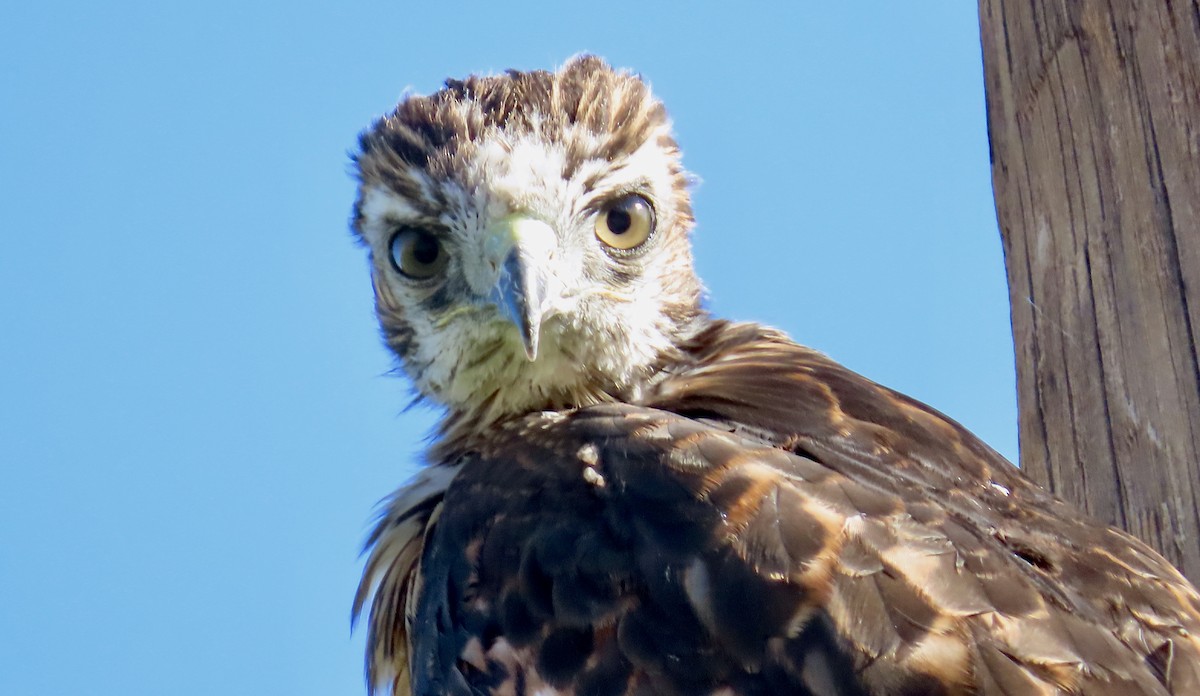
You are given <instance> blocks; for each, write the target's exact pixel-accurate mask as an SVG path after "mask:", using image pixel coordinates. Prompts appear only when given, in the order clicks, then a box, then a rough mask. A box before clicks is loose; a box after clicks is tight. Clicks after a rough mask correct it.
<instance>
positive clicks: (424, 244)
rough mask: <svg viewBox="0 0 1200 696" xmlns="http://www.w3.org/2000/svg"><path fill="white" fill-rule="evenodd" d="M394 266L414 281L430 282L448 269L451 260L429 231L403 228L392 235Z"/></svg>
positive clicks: (417, 228)
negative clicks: (447, 265)
mask: <svg viewBox="0 0 1200 696" xmlns="http://www.w3.org/2000/svg"><path fill="white" fill-rule="evenodd" d="M391 254H392V265H394V266H395V267H396V270H398V271H400V274H401V275H403V276H404V277H406V278H411V279H413V280H429V279H430V278H432V277H434V276H436V275H437V274H438V273H441V272H442V270H443V269H445V268H446V262H447V261H448V260H449V258H448V255H447V254H446V250H445V249H443V248H442V243H441V242H440V241H438V238H437V237H436V236H435V235H434V234H433V233H432V232H430V231H429V230H423V229H421V228H419V227H402V228H401V229H400V231H399V232H397V233H396V234H394V235H392V243H391Z"/></svg>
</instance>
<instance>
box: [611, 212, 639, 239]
mask: <svg viewBox="0 0 1200 696" xmlns="http://www.w3.org/2000/svg"><path fill="white" fill-rule="evenodd" d="M607 222H608V230H609V231H610V232H612V233H613V234H624V233H626V232H628V231H629V227H630V226H631V225H632V224H633V218H631V217H629V213H627V212H625V211H624V210H610V211H608V220H607Z"/></svg>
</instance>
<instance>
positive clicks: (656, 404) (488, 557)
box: [360, 323, 1200, 696]
mask: <svg viewBox="0 0 1200 696" xmlns="http://www.w3.org/2000/svg"><path fill="white" fill-rule="evenodd" d="M689 351H690V354H691V355H693V356H694V362H693V363H691V364H688V365H686V366H684V367H681V368H678V369H676V370H674V371H673V372H672V373H671V374H669V375H667V376H666V377H665V378H664V379H663V380H662V381H660V382H659V383H658V384H657V385H656V387H655V389H654V390H653V391H652V392H651V393H650V395H649V396H648V397H647V398H646V402H645V403H644V404H642V405H630V404H608V405H600V406H593V407H589V408H586V409H581V410H577V411H573V412H563V413H558V414H554V415H553V417H548V416H546V415H542V414H535V415H531V416H529V417H527V418H525V419H522V420H517V421H513V422H511V423H508V424H506V425H503V426H500V427H497V428H494V429H492V430H489V431H488V432H486V433H480V434H478V435H477V436H476V437H475V438H473V439H469V440H466V441H463V442H462V443H459V444H458V445H457V451H458V452H460V454H459V455H458V458H457V459H455V460H454V462H455V463H456V464H457V465H459V466H460V467H461V468H460V469H459V470H458V472H457V474H456V475H455V476H454V478H453V481H452V482H450V483H449V485H448V487H447V488H446V489H445V493H444V498H442V499H441V514H440V517H439V518H438V520H437V524H436V526H435V528H433V529H432V530H430V531H428V532H427V533H426V535H425V537H424V551H423V555H422V557H421V559H420V562H419V566H418V567H419V575H420V577H419V579H414V575H413V574H412V572H409V573H408V574H407V575H405V576H404V577H405V581H404V582H406V583H410V584H411V583H417V584H419V585H420V586H421V592H420V599H419V601H418V603H417V604H418V606H417V607H416V609H415V611H414V610H413V609H412V608H411V607H410V611H414V613H413V618H412V620H411V629H410V630H409V631H408V632H407V633H404V634H403V635H401V634H399V633H397V632H396V631H397V629H396V627H395V623H394V622H392V623H389V622H387V621H380V622H378V623H379V624H380V625H381V626H382V627H383V630H385V631H386V630H391V631H392V633H391V634H387V635H391V636H392V637H393V638H395V639H401V638H403V639H406V640H408V641H410V643H411V654H412V655H413V656H415V657H414V658H413V660H412V665H411V679H412V688H413V693H417V694H433V693H447V692H449V693H460V692H461V693H508V694H519V693H533V692H537V690H538V689H541V690H542V691H540V692H539V693H560V694H640V693H654V694H724V695H728V696H741V695H750V694H771V693H799V694H814V695H832V694H838V695H841V696H849V695H865V694H879V695H883V694H918V693H920V694H925V693H929V694H937V693H942V694H977V695H978V694H984V695H990V694H1014V695H1015V694H1058V693H1064V694H1085V693H1086V694H1089V695H1090V694H1105V693H1114V694H1116V693H1121V694H1123V696H1130V695H1131V694H1156V695H1166V694H1184V693H1191V692H1193V691H1194V690H1195V686H1196V685H1197V684H1198V683H1200V678H1198V677H1197V675H1198V673H1200V668H1198V667H1197V665H1198V664H1200V643H1198V642H1197V638H1196V636H1197V635H1200V599H1198V598H1197V594H1196V591H1195V589H1194V588H1192V587H1191V586H1190V585H1189V584H1188V583H1187V582H1186V581H1185V580H1184V579H1183V578H1182V577H1181V576H1179V574H1178V573H1177V572H1176V571H1175V570H1174V569H1173V568H1171V567H1170V565H1169V564H1167V563H1166V561H1164V560H1162V558H1161V557H1159V556H1158V555H1157V554H1155V553H1154V552H1153V551H1151V550H1150V549H1148V548H1147V547H1146V546H1145V545H1144V544H1142V543H1141V542H1138V541H1137V540H1135V539H1133V538H1132V537H1130V536H1128V535H1126V534H1124V533H1121V532H1118V531H1116V530H1112V529H1108V528H1106V527H1104V526H1102V525H1099V524H1097V523H1095V522H1093V521H1091V520H1089V519H1087V518H1086V517H1084V516H1082V515H1081V514H1080V513H1078V512H1077V511H1075V510H1073V509H1072V508H1070V507H1069V506H1067V505H1065V504H1064V503H1062V502H1061V501H1058V500H1057V499H1055V498H1053V497H1052V496H1050V495H1048V494H1046V493H1045V492H1043V491H1042V490H1041V489H1038V488H1037V487H1035V486H1033V485H1032V484H1030V483H1029V482H1028V481H1026V480H1025V479H1024V478H1023V477H1022V476H1021V475H1020V473H1019V472H1018V471H1017V470H1016V469H1014V468H1013V467H1012V466H1011V465H1010V464H1008V463H1007V462H1005V461H1004V460H1003V459H1002V458H1001V457H1000V456H999V455H997V454H996V453H995V452H993V451H992V450H991V449H989V448H988V447H986V445H983V444H982V443H981V442H979V441H978V440H977V439H975V438H974V437H973V436H971V435H970V434H969V433H968V432H966V431H965V430H964V429H963V428H961V427H960V426H958V425H957V424H955V423H954V422H953V421H951V420H949V419H947V418H945V417H944V416H942V415H941V414H938V413H937V412H936V411H933V410H932V409H929V408H928V407H926V406H924V405H921V404H919V403H917V402H914V401H912V400H910V399H908V398H907V397H904V396H902V395H899V394H896V393H895V392H891V391H890V390H887V389H885V388H883V387H880V386H878V385H875V384H874V383H872V382H870V381H868V380H866V379H864V378H862V377H859V376H858V375H855V374H854V373H852V372H849V371H848V370H846V369H845V368H842V367H841V366H839V365H837V364H836V363H833V362H832V361H829V360H828V359H827V358H824V357H823V356H821V355H819V354H818V353H815V352H814V351H811V350H808V349H805V348H803V347H800V346H798V345H796V344H794V343H792V342H790V341H788V340H787V339H786V338H784V337H782V336H780V335H779V334H775V333H773V332H770V331H767V330H764V329H761V328H758V327H753V326H748V325H728V324H720V323H716V324H714V328H713V329H712V330H711V331H710V332H709V333H708V334H706V335H702V336H700V337H699V338H698V339H697V345H695V346H692V347H691V348H690V349H689ZM447 451H449V450H447ZM400 517H401V516H396V517H395V519H397V520H398V519H400ZM381 526H383V525H381ZM404 529H405V527H404V525H403V524H400V525H396V524H391V525H388V526H386V529H384V531H383V532H382V533H381V534H380V535H379V537H378V540H377V542H376V552H375V553H373V554H372V561H371V562H370V563H369V564H368V569H369V570H370V571H372V572H374V573H378V572H380V569H381V568H382V569H383V570H382V577H383V580H382V581H380V582H378V583H377V584H376V587H377V590H376V594H375V600H374V603H373V605H372V626H373V627H374V626H375V625H376V623H377V622H376V620H375V617H374V613H375V612H376V611H386V612H394V611H395V610H396V607H397V605H398V604H403V603H404V601H405V599H406V597H407V594H405V593H404V592H402V591H401V588H402V585H403V584H404V582H398V581H394V580H393V578H392V575H393V574H395V573H401V572H402V571H403V567H404V566H406V565H407V564H409V562H410V561H409V557H408V556H407V555H405V554H404V553H397V552H395V551H394V550H393V549H396V548H400V549H409V548H411V547H410V546H405V545H403V544H401V545H400V546H396V544H395V543H393V542H392V541H391V540H389V539H388V535H389V534H402V530H404ZM380 549H388V550H386V551H380ZM377 554H378V555H379V556H380V557H379V559H378V560H377V559H376V555H377ZM409 568H410V571H411V568H412V566H409ZM368 591H369V590H368ZM385 592H386V593H391V594H392V595H393V596H392V597H391V598H383V599H381V598H380V594H381V593H385ZM361 601H362V598H361V596H360V602H361ZM387 645H389V646H390V647H391V652H390V653H389V652H388V651H386V650H385V651H383V652H380V651H379V650H376V652H375V653H374V654H375V656H376V659H392V660H396V659H398V658H399V657H403V655H404V654H405V653H404V652H403V651H402V650H397V649H395V646H394V645H392V644H387ZM399 669H401V670H402V669H403V668H402V667H401V668H399ZM377 671H378V670H377ZM379 673H383V672H382V671H379ZM396 683H397V684H399V682H396Z"/></svg>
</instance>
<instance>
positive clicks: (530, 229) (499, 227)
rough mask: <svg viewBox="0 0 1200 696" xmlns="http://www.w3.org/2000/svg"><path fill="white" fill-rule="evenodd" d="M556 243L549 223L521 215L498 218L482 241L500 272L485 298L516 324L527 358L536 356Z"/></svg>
mask: <svg viewBox="0 0 1200 696" xmlns="http://www.w3.org/2000/svg"><path fill="white" fill-rule="evenodd" d="M555 246H557V239H556V237H555V234H554V230H553V229H552V228H551V227H550V225H547V224H546V223H544V222H542V221H541V220H535V219H533V218H530V217H526V216H523V215H510V216H508V217H506V218H504V219H502V220H500V221H498V222H497V223H496V224H495V225H493V226H492V227H491V228H490V229H489V230H488V234H487V239H486V241H485V242H484V255H485V257H486V258H487V259H488V261H489V262H490V263H491V265H492V266H493V267H494V268H495V269H496V270H497V271H498V273H499V277H498V278H497V279H496V284H495V286H493V287H492V291H491V294H490V295H489V297H488V300H489V301H490V302H491V303H492V304H494V305H496V307H497V308H498V309H499V310H500V313H501V314H502V315H504V318H505V319H507V320H509V321H510V322H512V324H513V326H515V327H517V331H518V332H519V333H520V335H521V342H522V343H523V344H524V346H525V357H527V358H529V360H530V362H532V361H533V360H534V359H536V358H537V353H538V338H539V336H540V333H541V329H542V319H544V318H545V316H546V313H547V311H548V310H549V306H550V297H549V292H548V282H547V280H548V278H549V264H550V260H551V256H552V255H553V251H554V248H555Z"/></svg>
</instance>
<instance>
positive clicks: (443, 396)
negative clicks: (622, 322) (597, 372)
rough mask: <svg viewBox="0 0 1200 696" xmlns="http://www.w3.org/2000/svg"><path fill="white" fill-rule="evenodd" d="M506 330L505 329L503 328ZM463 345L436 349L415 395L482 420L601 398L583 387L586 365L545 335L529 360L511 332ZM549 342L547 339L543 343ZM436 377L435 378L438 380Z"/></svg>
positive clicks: (487, 420) (579, 403)
mask: <svg viewBox="0 0 1200 696" xmlns="http://www.w3.org/2000/svg"><path fill="white" fill-rule="evenodd" d="M508 328H509V329H511V327H508ZM481 338H482V339H483V340H476V341H463V342H459V343H458V344H457V349H455V347H451V349H449V350H444V351H441V352H440V353H439V354H437V355H434V356H431V357H432V361H431V362H430V365H429V367H427V368H426V369H425V370H424V371H423V372H422V374H421V380H422V382H424V383H422V384H418V388H420V389H421V391H422V392H423V393H425V394H427V395H429V396H431V397H432V398H434V399H435V400H436V401H438V402H440V403H442V404H443V405H445V406H446V407H447V409H448V410H450V411H451V412H452V413H457V414H473V417H474V418H477V419H478V420H481V421H485V422H495V421H497V420H501V419H504V418H507V417H512V416H518V415H523V414H526V413H530V412H533V411H543V410H551V409H561V408H571V407H576V406H581V405H586V404H588V403H595V402H597V401H599V400H602V397H599V396H596V395H593V394H591V391H595V389H592V390H591V391H589V390H588V388H587V386H586V385H587V382H588V381H589V380H588V375H589V374H591V373H592V371H591V370H589V369H588V368H587V365H586V362H584V361H580V360H579V359H577V358H576V357H574V356H573V355H572V354H570V352H569V351H565V350H563V346H562V345H561V343H560V341H559V340H555V339H558V338H561V337H560V336H553V337H548V336H547V335H546V334H545V333H543V343H542V346H541V348H540V350H539V351H538V355H537V357H536V358H534V359H533V360H530V359H529V358H528V356H527V355H526V352H525V348H524V344H523V343H522V342H521V339H520V337H519V336H518V335H517V333H516V332H515V331H511V330H509V331H506V332H504V333H503V334H501V335H500V336H497V335H496V334H495V333H491V332H489V335H487V336H484V337H481ZM547 338H550V340H546V339H547ZM439 377H441V379H439Z"/></svg>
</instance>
